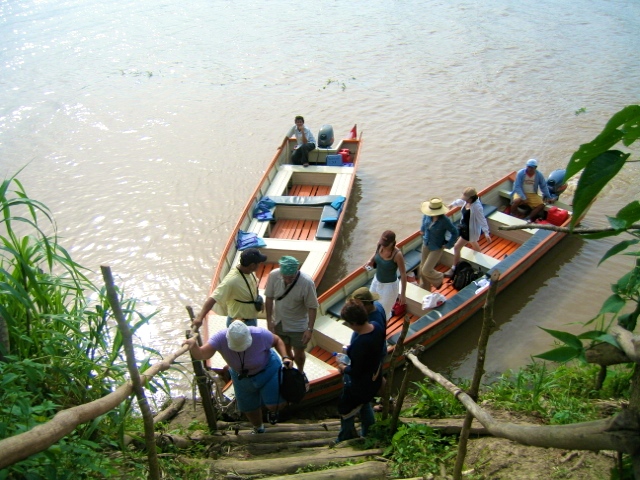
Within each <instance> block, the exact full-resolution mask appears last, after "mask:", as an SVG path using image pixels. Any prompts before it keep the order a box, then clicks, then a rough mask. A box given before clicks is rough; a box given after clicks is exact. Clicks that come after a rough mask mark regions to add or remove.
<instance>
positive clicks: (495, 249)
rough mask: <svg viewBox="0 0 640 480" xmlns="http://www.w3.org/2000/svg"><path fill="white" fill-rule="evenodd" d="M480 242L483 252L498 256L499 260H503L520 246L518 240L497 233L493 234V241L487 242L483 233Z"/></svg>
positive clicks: (494, 256)
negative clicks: (499, 235) (514, 240)
mask: <svg viewBox="0 0 640 480" xmlns="http://www.w3.org/2000/svg"><path fill="white" fill-rule="evenodd" d="M478 243H479V244H480V251H481V252H482V253H484V254H485V255H489V256H491V257H493V258H497V259H498V260H502V259H503V258H504V257H506V256H508V255H511V254H512V253H513V252H515V251H516V250H517V249H518V247H519V246H520V245H519V244H518V243H516V242H513V241H511V240H507V239H506V238H502V237H498V236H497V235H491V243H489V242H487V240H486V239H485V238H484V235H483V236H482V237H480V239H479V241H478Z"/></svg>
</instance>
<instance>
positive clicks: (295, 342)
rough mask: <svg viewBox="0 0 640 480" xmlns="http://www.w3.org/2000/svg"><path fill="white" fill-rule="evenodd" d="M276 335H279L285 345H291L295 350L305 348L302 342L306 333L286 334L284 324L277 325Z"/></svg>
mask: <svg viewBox="0 0 640 480" xmlns="http://www.w3.org/2000/svg"><path fill="white" fill-rule="evenodd" d="M276 335H278V336H279V337H280V338H281V339H282V341H283V342H284V344H285V345H291V346H292V347H293V348H305V347H306V345H305V344H304V343H303V342H302V335H304V332H285V331H284V330H282V322H280V323H278V324H276Z"/></svg>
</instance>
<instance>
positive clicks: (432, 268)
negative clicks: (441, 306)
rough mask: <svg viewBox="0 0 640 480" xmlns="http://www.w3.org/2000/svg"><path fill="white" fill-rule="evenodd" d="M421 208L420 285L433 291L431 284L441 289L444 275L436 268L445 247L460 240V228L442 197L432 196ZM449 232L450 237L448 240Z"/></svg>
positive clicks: (449, 246)
mask: <svg viewBox="0 0 640 480" xmlns="http://www.w3.org/2000/svg"><path fill="white" fill-rule="evenodd" d="M420 210H421V211H422V213H424V215H423V216H422V226H421V227H420V233H422V259H421V261H420V286H421V287H422V288H424V289H425V290H427V291H431V286H434V287H435V289H436V290H437V289H439V288H440V287H441V286H442V281H443V279H444V275H443V274H442V272H439V271H437V270H436V265H437V264H438V262H439V261H440V257H442V252H443V251H444V249H445V248H451V247H453V246H454V245H455V243H456V241H457V240H458V229H457V228H456V227H455V225H454V224H453V223H452V222H451V220H450V219H449V217H447V216H446V213H447V212H448V211H449V209H448V208H447V207H445V206H444V204H443V203H442V199H440V198H432V199H431V200H429V201H427V202H422V205H421V206H420ZM447 232H449V233H450V235H451V236H450V237H449V239H448V240H447Z"/></svg>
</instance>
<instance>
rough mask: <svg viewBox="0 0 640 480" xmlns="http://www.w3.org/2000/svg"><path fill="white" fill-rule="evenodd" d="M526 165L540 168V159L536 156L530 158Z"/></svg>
mask: <svg viewBox="0 0 640 480" xmlns="http://www.w3.org/2000/svg"><path fill="white" fill-rule="evenodd" d="M526 166H527V167H533V168H538V160H536V159H535V158H530V159H529V160H527V163H526Z"/></svg>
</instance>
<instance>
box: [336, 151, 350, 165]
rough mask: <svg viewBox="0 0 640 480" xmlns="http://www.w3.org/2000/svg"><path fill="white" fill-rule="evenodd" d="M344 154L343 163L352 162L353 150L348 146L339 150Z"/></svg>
mask: <svg viewBox="0 0 640 480" xmlns="http://www.w3.org/2000/svg"><path fill="white" fill-rule="evenodd" d="M338 154H339V155H342V163H351V151H350V150H349V149H348V148H343V149H341V150H340V151H339V152H338Z"/></svg>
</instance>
